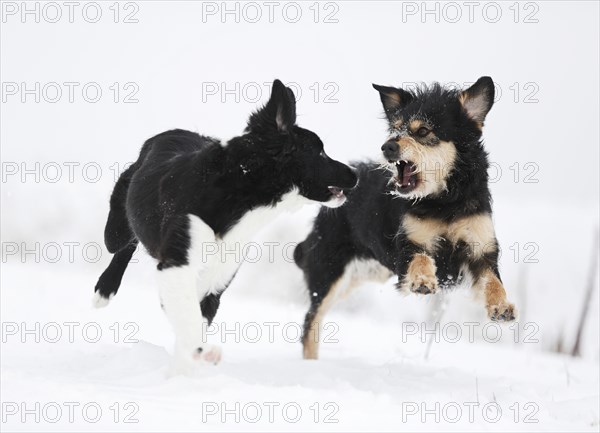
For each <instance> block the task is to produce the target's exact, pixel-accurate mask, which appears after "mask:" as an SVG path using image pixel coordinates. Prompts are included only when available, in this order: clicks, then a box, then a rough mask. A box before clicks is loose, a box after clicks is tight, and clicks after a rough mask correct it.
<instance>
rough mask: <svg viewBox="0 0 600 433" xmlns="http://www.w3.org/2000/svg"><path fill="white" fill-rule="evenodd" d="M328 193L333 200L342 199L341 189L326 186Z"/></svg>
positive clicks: (342, 192) (342, 191)
mask: <svg viewBox="0 0 600 433" xmlns="http://www.w3.org/2000/svg"><path fill="white" fill-rule="evenodd" d="M327 188H328V189H329V192H330V193H331V195H332V196H333V197H335V198H343V197H344V190H343V189H342V188H338V187H337V186H328V187H327Z"/></svg>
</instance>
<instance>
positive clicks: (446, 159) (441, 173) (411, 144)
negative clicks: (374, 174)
mask: <svg viewBox="0 0 600 433" xmlns="http://www.w3.org/2000/svg"><path fill="white" fill-rule="evenodd" d="M413 122H415V121H413ZM411 124H412V122H411ZM396 143H398V146H400V159H405V160H407V161H411V162H413V163H414V164H415V166H416V170H417V173H418V174H417V176H418V178H419V181H420V186H418V187H417V189H416V190H415V193H416V195H417V196H426V195H429V194H437V193H440V192H442V191H443V190H444V189H446V179H447V177H448V175H449V174H450V173H451V172H452V169H453V168H454V161H455V159H456V147H455V146H454V143H452V142H450V141H440V142H439V143H438V144H436V145H435V146H424V145H422V144H420V143H418V142H417V141H416V140H415V139H413V138H412V137H402V138H400V139H399V140H397V141H396Z"/></svg>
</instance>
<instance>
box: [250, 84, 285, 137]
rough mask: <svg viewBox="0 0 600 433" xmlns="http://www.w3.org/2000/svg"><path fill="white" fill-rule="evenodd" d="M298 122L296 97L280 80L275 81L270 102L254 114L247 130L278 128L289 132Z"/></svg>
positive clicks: (280, 130)
mask: <svg viewBox="0 0 600 433" xmlns="http://www.w3.org/2000/svg"><path fill="white" fill-rule="evenodd" d="M295 123H296V97H295V96H294V92H292V90H291V89H289V88H287V87H285V86H284V85H283V83H282V82H281V81H279V80H275V81H273V87H272V88H271V98H270V99H269V102H267V104H266V105H265V106H264V107H263V108H261V109H260V110H258V111H257V112H255V113H254V114H252V116H250V119H249V120H248V128H247V130H254V131H257V130H261V129H262V130H264V129H269V128H270V129H277V131H279V132H281V133H284V134H285V133H287V132H288V131H289V130H290V128H291V127H292V126H293V125H294V124H295Z"/></svg>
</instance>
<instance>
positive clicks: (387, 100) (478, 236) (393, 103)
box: [294, 77, 515, 359]
mask: <svg viewBox="0 0 600 433" xmlns="http://www.w3.org/2000/svg"><path fill="white" fill-rule="evenodd" d="M374 87H375V89H376V90H378V91H379V93H380V96H381V101H382V103H383V107H384V109H385V113H386V116H387V120H388V124H389V132H390V136H389V138H388V140H387V141H386V143H385V144H384V145H383V147H382V148H381V150H382V151H383V155H384V158H385V161H386V164H384V168H385V169H387V170H381V165H380V164H375V163H360V164H357V165H356V166H357V168H358V171H359V183H358V186H357V187H356V188H355V189H353V190H351V191H348V203H347V204H346V205H344V206H343V207H341V208H340V209H333V210H324V209H323V210H321V212H320V213H319V215H318V216H317V219H316V220H315V224H314V227H313V230H312V232H311V233H310V234H309V236H308V238H307V239H306V240H305V241H304V242H302V243H301V244H299V245H298V246H297V247H296V250H295V251H294V258H295V261H296V263H297V264H298V266H300V268H302V270H303V271H304V275H305V279H306V282H307V284H308V290H309V294H310V300H311V306H310V309H309V311H308V313H307V314H306V319H305V324H304V335H303V345H304V357H305V358H308V359H315V358H317V357H318V335H319V332H318V329H319V324H320V322H321V321H322V319H323V316H324V314H325V313H326V311H327V310H328V309H329V308H330V307H331V305H332V304H333V303H334V301H335V300H336V298H337V297H338V296H339V295H340V294H342V293H344V292H345V291H346V290H348V289H349V288H350V287H351V286H353V285H355V284H357V283H358V282H360V281H361V280H362V279H374V280H379V281H386V280H387V279H388V278H389V277H391V276H392V275H394V274H395V275H397V276H398V288H399V289H401V290H403V291H407V292H415V293H420V294H429V293H435V292H436V291H437V290H438V288H445V287H451V286H454V285H456V284H457V283H463V284H470V285H471V286H472V287H474V288H475V289H476V290H477V291H478V292H481V293H482V294H483V297H484V299H485V304H486V308H487V312H488V315H489V317H490V319H492V320H498V321H510V320H514V318H515V312H514V306H513V305H512V304H510V303H509V302H508V301H507V300H506V292H505V290H504V287H503V285H502V282H501V279H500V274H499V273H498V242H497V240H496V236H495V233H494V226H493V223H492V215H491V213H492V207H491V196H490V192H489V189H488V174H487V169H488V159H487V153H486V151H485V150H484V148H483V145H482V142H481V135H482V127H483V122H484V120H485V117H486V115H487V113H488V112H489V110H490V108H491V107H492V104H493V102H494V83H493V81H492V80H491V78H489V77H482V78H480V79H479V80H477V82H476V83H475V84H474V85H473V86H471V87H470V88H468V89H467V90H464V91H462V92H459V91H456V90H452V89H447V88H443V87H442V86H440V85H438V84H435V85H433V86H431V87H424V88H421V89H419V90H417V91H414V92H409V91H406V90H403V89H400V88H394V87H384V86H377V85H374Z"/></svg>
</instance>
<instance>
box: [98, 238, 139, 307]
mask: <svg viewBox="0 0 600 433" xmlns="http://www.w3.org/2000/svg"><path fill="white" fill-rule="evenodd" d="M137 245H138V242H137V240H134V241H132V242H131V243H129V244H128V245H127V246H126V247H125V248H123V249H121V250H119V251H117V252H116V254H115V255H114V256H113V258H112V260H111V261H110V264H109V265H108V267H107V268H106V270H105V271H104V272H103V273H102V275H100V278H99V279H98V282H97V283H96V287H95V288H94V300H93V305H94V306H95V307H96V308H100V307H105V306H106V305H108V303H109V301H110V300H111V298H112V297H113V296H114V295H116V293H117V290H119V286H120V285H121V280H122V279H123V274H124V273H125V270H126V269H127V265H128V264H129V261H130V260H131V256H133V253H134V252H135V249H136V248H137Z"/></svg>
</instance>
